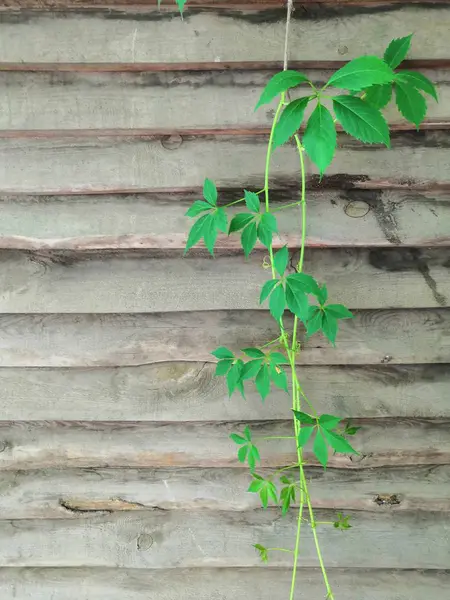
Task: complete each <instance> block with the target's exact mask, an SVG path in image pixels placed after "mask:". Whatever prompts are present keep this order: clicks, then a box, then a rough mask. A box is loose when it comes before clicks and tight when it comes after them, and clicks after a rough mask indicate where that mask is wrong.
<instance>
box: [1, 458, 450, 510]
mask: <svg viewBox="0 0 450 600" xmlns="http://www.w3.org/2000/svg"><path fill="white" fill-rule="evenodd" d="M258 472H259V473H261V474H263V475H267V476H268V475H270V474H271V471H270V470H267V471H266V470H262V469H258ZM292 474H295V471H292ZM307 477H308V479H310V480H311V494H312V503H313V505H314V507H315V508H327V509H335V510H345V511H361V510H364V511H369V512H375V513H380V514H385V513H389V514H390V513H392V512H397V511H405V510H406V511H426V512H429V511H441V512H446V513H449V512H450V485H449V483H450V466H449V465H439V466H438V465H432V466H428V465H427V466H411V467H389V468H379V469H361V470H353V471H346V472H344V473H343V472H342V471H341V470H335V469H327V471H323V469H322V468H321V467H318V468H312V467H308V468H307ZM250 480H251V477H250V475H249V473H248V471H246V470H245V469H220V468H213V469H195V468H191V469H186V468H181V469H176V468H172V469H129V468H128V469H94V470H93V469H89V470H82V469H70V470H42V471H29V472H26V471H19V472H15V471H12V472H3V473H2V477H1V484H0V489H1V495H0V511H1V515H2V519H41V518H44V519H45V518H48V519H67V518H74V519H84V518H85V517H89V515H90V514H92V513H107V512H121V513H123V514H126V513H129V512H135V511H144V510H150V509H155V508H160V509H163V510H196V509H208V510H212V511H220V510H237V511H243V510H251V509H256V508H260V507H261V503H260V500H259V496H257V495H256V494H252V493H249V492H247V488H248V485H249V482H250ZM383 502H384V503H383Z"/></svg>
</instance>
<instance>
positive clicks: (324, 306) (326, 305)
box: [186, 35, 437, 600]
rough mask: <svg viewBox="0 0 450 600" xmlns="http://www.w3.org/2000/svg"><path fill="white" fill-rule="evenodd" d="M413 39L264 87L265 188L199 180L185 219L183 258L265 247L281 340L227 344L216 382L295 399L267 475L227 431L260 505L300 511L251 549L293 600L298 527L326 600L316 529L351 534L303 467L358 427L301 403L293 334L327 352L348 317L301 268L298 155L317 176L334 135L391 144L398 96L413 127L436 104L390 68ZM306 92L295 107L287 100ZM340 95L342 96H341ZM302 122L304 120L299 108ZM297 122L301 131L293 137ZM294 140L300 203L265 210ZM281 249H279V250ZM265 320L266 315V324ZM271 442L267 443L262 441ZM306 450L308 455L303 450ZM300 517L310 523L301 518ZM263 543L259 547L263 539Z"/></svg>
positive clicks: (268, 292) (254, 449)
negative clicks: (237, 193) (318, 502)
mask: <svg viewBox="0 0 450 600" xmlns="http://www.w3.org/2000/svg"><path fill="white" fill-rule="evenodd" d="M411 38H412V36H411V35H410V36H407V37H404V38H400V39H395V40H393V41H392V42H391V43H390V44H389V46H388V48H387V49H386V51H385V53H384V56H383V58H379V57H377V56H361V57H359V58H356V59H354V60H352V61H350V62H349V63H347V64H346V65H345V66H343V67H342V68H340V69H339V70H337V71H336V72H335V73H334V74H333V75H332V76H331V77H330V78H329V80H328V81H327V82H326V83H325V85H323V86H321V87H320V86H317V85H316V84H314V83H313V82H312V81H311V80H310V79H309V78H308V77H307V76H306V75H305V74H303V73H300V72H298V71H294V70H289V69H287V68H286V69H285V70H284V71H282V72H280V73H277V74H276V75H275V76H273V77H272V78H271V79H270V81H269V82H268V83H267V85H266V87H265V89H264V91H263V92H262V94H261V97H260V99H259V102H258V104H257V106H256V108H259V107H260V106H263V105H266V104H269V103H271V102H273V101H274V100H275V99H278V104H277V108H276V111H275V116H274V119H273V123H272V128H271V132H270V136H269V142H268V147H267V154H266V163H265V176H264V182H263V187H262V189H261V190H259V191H257V192H253V191H250V190H244V192H243V196H242V197H241V198H239V199H237V200H235V201H233V202H230V203H228V204H225V205H222V204H221V203H220V202H219V194H218V192H217V188H216V185H215V184H214V182H213V181H211V180H210V179H205V183H204V188H203V199H201V200H196V201H195V202H194V203H193V205H192V206H191V207H190V208H189V210H188V212H187V216H188V217H191V218H194V219H196V220H195V222H194V223H193V225H192V227H191V229H190V232H189V235H188V240H187V244H186V252H187V251H188V250H189V249H190V248H192V247H193V246H194V245H196V244H197V243H199V242H200V241H201V240H203V241H204V244H205V246H206V248H207V249H208V250H209V252H210V253H211V254H212V255H214V246H215V244H216V240H217V237H218V235H219V234H221V233H228V235H235V234H238V235H240V240H241V245H242V249H243V252H244V254H245V256H246V257H248V256H249V255H250V253H251V252H252V250H253V249H254V248H255V246H256V244H257V243H258V242H259V243H260V244H261V245H262V246H263V247H265V248H266V249H267V252H268V255H269V262H270V270H271V278H270V279H268V280H267V281H266V282H265V283H264V285H263V286H262V288H261V292H260V297H259V302H260V303H261V304H264V305H265V306H267V308H268V311H269V313H270V315H271V318H273V319H274V320H275V321H276V323H277V325H278V330H279V331H278V335H277V337H276V338H275V339H274V340H271V341H268V342H267V343H266V344H264V345H262V346H259V347H249V348H242V349H237V350H236V349H230V348H227V347H224V346H221V347H219V348H216V349H215V350H213V351H212V355H213V356H214V357H215V358H216V359H217V361H218V362H217V366H216V375H217V376H219V377H225V379H226V384H227V387H228V393H229V395H230V396H231V395H232V394H233V393H235V392H238V393H240V394H241V395H242V396H243V397H244V398H245V390H246V387H247V386H248V385H250V384H251V383H253V385H255V387H256V390H257V391H258V393H259V395H260V396H261V400H262V401H263V402H264V401H267V397H268V396H269V394H270V390H271V387H272V386H275V387H277V388H279V389H281V390H283V391H284V392H286V393H290V395H291V399H292V405H291V409H292V411H291V416H292V436H288V437H289V439H291V440H292V444H293V454H295V456H296V459H295V460H294V462H293V463H292V464H290V465H286V466H285V467H283V468H281V469H277V470H275V471H274V472H273V473H272V475H270V476H262V475H261V474H259V473H258V472H257V467H258V465H259V464H260V461H261V458H260V456H261V453H262V451H263V449H261V450H260V448H259V447H258V445H256V443H255V439H254V438H253V437H252V432H251V430H250V428H249V427H248V426H247V427H245V428H244V430H243V431H242V432H238V433H233V434H231V436H230V437H231V440H232V442H233V443H234V444H236V446H237V458H238V460H239V461H240V462H241V463H246V464H247V465H248V468H249V470H250V477H251V481H250V485H249V488H248V491H249V492H250V493H254V494H258V495H259V498H260V500H261V505H262V507H263V508H266V507H267V506H268V505H269V503H272V504H274V505H278V506H279V507H280V509H281V511H282V513H283V514H286V513H287V512H288V511H289V510H290V509H291V508H292V507H295V509H296V510H297V527H296V532H295V534H294V535H293V537H294V539H293V544H292V547H291V548H267V547H265V546H264V545H262V544H256V545H255V549H256V550H257V552H258V553H259V555H260V557H261V559H262V560H263V561H264V562H267V561H268V560H269V559H270V556H271V554H272V553H273V552H287V553H290V554H292V557H293V569H292V586H291V591H290V597H289V598H290V600H293V598H294V595H295V585H296V573H297V565H298V560H299V553H300V538H301V531H302V528H303V526H304V525H305V526H309V527H310V528H311V531H312V536H313V538H314V543H315V547H316V551H317V557H318V561H319V564H320V568H321V571H322V575H323V580H324V585H325V590H326V598H327V599H328V600H333V599H334V594H333V591H332V587H331V584H330V582H329V579H328V575H327V571H326V567H325V565H324V561H323V558H322V551H321V547H320V543H319V535H318V529H319V527H321V526H326V525H329V526H332V527H334V528H336V529H341V530H348V529H349V528H350V527H351V525H350V523H349V516H345V515H343V514H342V513H337V516H336V519H335V520H334V521H330V522H326V523H323V522H318V521H317V520H316V518H315V514H314V510H313V506H312V504H313V501H312V499H311V493H310V489H309V482H308V480H307V477H306V475H305V465H307V464H309V462H310V461H311V458H310V457H315V459H316V460H317V461H318V462H319V463H320V464H321V465H322V466H323V467H324V468H326V466H327V464H328V461H329V457H330V455H331V454H335V453H337V454H357V450H355V448H354V447H353V445H352V444H351V443H350V441H349V439H351V438H352V436H354V435H355V434H356V433H357V430H358V429H359V428H358V427H354V426H353V425H352V424H351V423H350V422H347V423H344V419H343V418H342V417H340V416H337V415H329V414H321V413H320V411H319V410H318V408H316V407H315V405H314V404H313V403H312V401H311V400H310V399H309V398H308V397H307V396H306V394H305V391H304V389H303V387H302V384H301V381H300V380H299V376H298V373H297V368H296V365H297V364H298V362H299V361H301V354H302V344H301V343H300V341H299V340H300V336H299V333H300V330H301V329H303V331H304V335H305V336H306V339H309V338H311V337H312V336H315V335H322V336H324V337H325V338H326V339H327V340H328V341H329V342H330V343H331V344H332V345H333V346H334V344H335V341H336V336H337V334H338V330H339V325H340V323H341V321H342V320H344V319H351V318H352V317H353V314H352V313H351V311H350V310H349V309H348V308H347V307H345V306H343V305H342V304H335V303H333V302H330V301H329V298H328V290H327V287H326V284H325V283H323V282H318V281H317V280H316V279H315V277H314V276H313V275H312V274H308V273H305V272H304V270H303V265H304V255H305V248H306V231H307V223H306V206H307V204H306V165H305V155H306V156H307V157H309V159H310V161H311V162H312V163H313V164H314V165H316V167H317V169H318V171H319V174H320V177H321V178H322V177H323V176H324V174H325V172H326V170H327V168H328V167H329V165H330V164H331V162H332V160H333V157H334V155H335V153H336V150H337V142H338V138H337V130H336V126H337V125H339V126H340V127H341V128H342V130H343V131H344V132H345V133H346V134H348V135H350V136H352V137H354V138H356V139H357V140H359V141H360V142H363V143H367V144H383V145H385V146H387V147H389V146H390V131H389V126H388V123H387V121H386V119H385V117H384V116H383V114H382V112H381V110H382V109H383V108H385V107H386V106H387V105H388V104H389V102H390V101H391V99H392V96H395V102H396V105H397V108H398V110H399V112H400V113H401V115H402V116H403V117H404V118H405V119H407V120H408V121H409V122H411V123H412V124H413V125H414V126H416V127H417V128H418V127H419V125H420V124H421V123H422V121H423V119H424V118H425V115H426V111H427V103H426V96H429V97H431V98H432V99H433V100H436V101H437V93H436V89H435V87H434V85H433V83H432V82H431V81H430V80H429V79H427V78H426V77H425V76H424V75H422V74H421V73H418V72H416V71H409V70H403V69H400V70H396V69H397V68H398V67H399V65H400V64H401V63H402V61H403V60H404V59H405V57H406V55H407V52H408V50H409V48H410V45H411ZM293 90H295V92H296V93H297V92H300V93H301V92H302V91H303V90H306V93H305V94H304V95H302V96H300V97H298V98H295V99H293V100H291V99H289V93H291V92H292V91H293ZM338 90H341V92H339V91H338ZM307 110H308V111H309V116H308V117H307V118H306V114H307V112H306V111H307ZM303 124H304V128H303V130H302V133H300V132H299V130H300V128H301V127H302V125H303ZM291 138H292V139H293V141H294V144H295V147H296V151H297V152H298V156H299V171H300V197H299V199H298V200H297V201H295V202H291V203H289V204H286V205H284V206H276V207H272V205H271V203H270V187H269V178H270V164H271V157H272V154H273V152H274V151H276V149H277V147H279V146H281V145H283V144H285V143H287V142H288V141H289V140H291ZM237 204H240V205H242V206H243V209H242V211H241V212H238V213H237V214H234V216H232V217H231V219H230V218H229V216H228V214H227V209H228V208H229V207H231V206H232V205H237ZM293 206H298V207H299V208H300V212H301V223H302V227H301V232H300V239H301V243H300V254H299V260H298V263H297V264H296V267H295V269H293V268H291V267H290V254H289V249H288V247H287V246H286V245H282V246H281V247H279V248H278V249H277V250H276V251H274V240H275V239H276V238H277V236H279V233H280V232H279V229H278V223H277V217H276V214H277V213H278V211H280V210H283V209H285V208H291V207H293ZM278 246H279V244H278ZM268 318H269V317H268ZM265 439H269V438H265ZM310 449H311V450H312V453H311V452H310ZM305 513H306V515H307V516H304V515H305ZM261 542H263V540H261Z"/></svg>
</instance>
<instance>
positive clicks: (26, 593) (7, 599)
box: [0, 566, 450, 600]
mask: <svg viewBox="0 0 450 600" xmlns="http://www.w3.org/2000/svg"><path fill="white" fill-rule="evenodd" d="M298 577H299V581H300V582H301V589H302V592H303V593H304V594H305V597H307V598H320V597H321V596H323V581H322V579H321V573H320V571H319V570H318V569H312V568H308V569H305V570H300V571H299V574H298ZM330 579H331V585H332V587H333V589H334V590H336V592H337V593H339V594H340V595H342V597H343V598H346V599H347V600H361V598H364V600H422V599H423V598H425V597H427V596H428V595H429V596H430V597H432V598H433V600H447V597H448V586H449V583H450V575H449V574H448V572H445V571H437V570H428V571H413V570H404V571H396V570H381V569H369V570H364V569H355V570H351V569H336V568H333V569H330ZM374 582H376V583H375V584H374ZM290 586H291V571H290V570H289V569H283V568H270V567H268V566H266V567H265V568H263V569H262V568H235V569H227V568H220V569H214V568H204V569H198V568H197V569H167V570H165V569H159V570H145V569H117V568H111V569H107V568H95V569H88V568H69V569H64V568H54V569H52V568H17V567H16V568H15V567H12V568H8V567H4V568H0V591H1V593H2V598H3V599H4V600H13V599H14V600H28V599H29V598H33V599H34V600H48V599H49V598H50V597H51V595H52V594H53V595H55V594H57V598H58V600H73V591H74V590H75V589H76V590H77V599H78V600H104V599H105V598H108V600H124V599H126V600H148V598H149V594H151V596H150V597H151V598H155V599H156V598H158V599H160V600H174V599H175V598H181V597H183V598H191V597H192V598H196V599H197V600H211V598H220V600H235V598H237V597H239V596H244V597H256V598H258V599H260V600H272V599H273V598H278V597H280V598H284V597H288V596H289V591H290Z"/></svg>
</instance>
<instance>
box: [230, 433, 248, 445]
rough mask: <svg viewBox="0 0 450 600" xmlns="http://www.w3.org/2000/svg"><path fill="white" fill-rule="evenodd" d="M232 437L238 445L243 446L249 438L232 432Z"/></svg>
mask: <svg viewBox="0 0 450 600" xmlns="http://www.w3.org/2000/svg"><path fill="white" fill-rule="evenodd" d="M230 438H231V439H232V440H233V442H234V443H235V444H237V445H238V446H242V444H246V443H247V440H246V439H245V438H243V437H242V436H241V435H238V434H237V433H232V434H230Z"/></svg>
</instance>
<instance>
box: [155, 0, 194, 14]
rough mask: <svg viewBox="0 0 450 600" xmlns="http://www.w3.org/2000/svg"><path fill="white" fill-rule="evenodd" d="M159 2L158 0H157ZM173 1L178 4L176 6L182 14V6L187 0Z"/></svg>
mask: <svg viewBox="0 0 450 600" xmlns="http://www.w3.org/2000/svg"><path fill="white" fill-rule="evenodd" d="M158 1H159V2H160V0H158ZM175 2H176V3H177V5H178V8H179V9H180V13H181V14H183V10H184V6H185V4H186V2H187V0H175Z"/></svg>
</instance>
